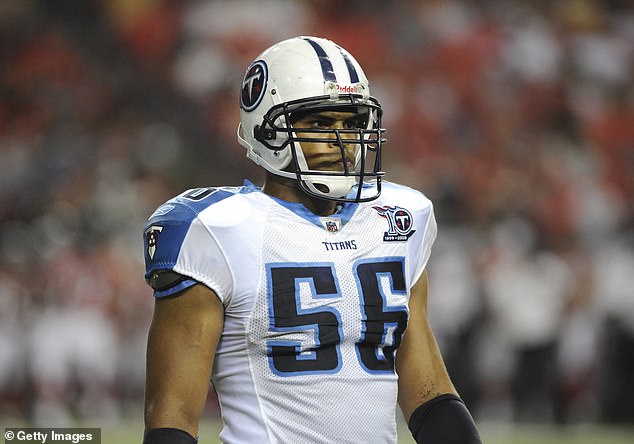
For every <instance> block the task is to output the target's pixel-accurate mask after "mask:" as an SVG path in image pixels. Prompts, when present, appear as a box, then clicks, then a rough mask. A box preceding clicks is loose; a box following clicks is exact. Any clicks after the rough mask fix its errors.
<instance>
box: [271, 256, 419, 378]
mask: <svg viewBox="0 0 634 444" xmlns="http://www.w3.org/2000/svg"><path fill="white" fill-rule="evenodd" d="M267 272H268V284H269V289H268V295H269V319H270V324H271V325H270V327H269V329H270V330H271V331H273V332H278V333H283V332H286V333H289V332H291V333H292V332H298V331H312V332H314V341H313V344H311V345H310V347H304V348H302V344H301V341H298V340H286V339H285V340H281V339H280V340H277V339H275V340H273V339H272V340H269V341H268V344H267V346H268V356H269V366H270V368H271V370H272V371H273V372H274V373H276V374H278V375H280V376H295V375H306V374H318V373H336V372H338V371H339V370H340V369H341V361H342V360H341V350H340V345H341V342H342V339H343V329H342V322H341V314H340V312H339V311H338V310H337V309H336V308H335V307H334V306H332V304H327V303H326V304H322V305H319V306H317V307H315V308H303V307H302V306H301V303H300V296H299V295H300V285H302V283H305V284H307V285H309V286H310V291H311V297H312V298H313V299H335V298H342V297H343V296H342V294H341V291H340V288H339V282H338V279H337V275H336V273H335V268H334V265H333V264H328V263H326V264H324V263H311V264H300V265H297V264H292V265H290V264H271V265H269V266H268V267H267ZM352 273H353V275H354V278H355V280H356V283H357V290H358V296H359V310H360V311H361V322H362V328H361V337H360V339H359V340H358V341H357V342H356V344H355V350H356V355H357V358H358V361H359V364H360V365H361V367H362V368H363V369H364V370H365V371H367V372H369V373H386V372H388V373H392V372H394V352H395V351H396V349H397V348H398V347H399V345H400V343H401V338H402V336H403V332H404V331H405V327H406V325H407V316H408V315H407V308H406V307H405V306H403V305H396V306H394V305H388V303H387V299H386V295H385V294H384V291H383V286H382V281H383V280H384V279H385V278H386V279H388V280H389V283H390V292H391V293H392V294H403V295H404V294H406V292H407V288H406V283H405V275H404V264H403V259H402V258H384V259H372V260H362V261H358V262H356V263H355V264H353V266H352ZM350 296H351V295H346V297H350Z"/></svg>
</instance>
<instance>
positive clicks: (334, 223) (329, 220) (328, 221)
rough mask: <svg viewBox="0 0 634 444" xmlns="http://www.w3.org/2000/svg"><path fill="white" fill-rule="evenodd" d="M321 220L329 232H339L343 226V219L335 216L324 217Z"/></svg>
mask: <svg viewBox="0 0 634 444" xmlns="http://www.w3.org/2000/svg"><path fill="white" fill-rule="evenodd" d="M321 222H322V223H323V224H324V228H325V229H326V231H327V232H329V233H336V232H338V231H339V227H340V226H341V219H337V218H334V217H322V218H321Z"/></svg>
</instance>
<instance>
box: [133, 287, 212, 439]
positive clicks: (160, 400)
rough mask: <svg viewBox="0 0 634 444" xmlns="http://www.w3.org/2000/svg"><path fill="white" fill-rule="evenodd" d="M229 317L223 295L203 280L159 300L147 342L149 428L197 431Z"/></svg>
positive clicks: (146, 407)
mask: <svg viewBox="0 0 634 444" xmlns="http://www.w3.org/2000/svg"><path fill="white" fill-rule="evenodd" d="M223 318H224V311H223V306H222V304H221V302H220V300H219V299H218V298H217V297H216V295H215V294H214V292H213V291H211V290H210V289H209V288H207V287H205V286H203V285H195V286H193V287H191V288H189V289H187V290H185V291H184V292H182V293H180V294H179V295H177V296H173V297H165V298H157V299H156V300H155V306H154V315H153V318H152V324H151V326H150V331H149V335H148V346H147V379H146V406H145V419H146V429H147V430H151V429H155V428H160V427H173V428H177V429H181V430H185V431H187V432H188V433H190V434H191V435H192V436H196V435H197V433H198V422H199V419H200V415H201V412H202V410H203V407H204V404H205V401H206V399H207V392H208V389H209V379H210V375H211V368H212V365H213V359H214V356H215V352H216V347H217V345H218V341H219V338H220V335H221V332H222V325H223Z"/></svg>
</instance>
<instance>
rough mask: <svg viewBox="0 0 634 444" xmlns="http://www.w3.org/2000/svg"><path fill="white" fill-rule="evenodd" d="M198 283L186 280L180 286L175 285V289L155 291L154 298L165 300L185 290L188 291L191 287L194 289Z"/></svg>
mask: <svg viewBox="0 0 634 444" xmlns="http://www.w3.org/2000/svg"><path fill="white" fill-rule="evenodd" d="M197 283H198V281H196V280H194V279H186V280H184V281H181V282H179V283H178V284H176V285H174V286H173V287H170V288H168V289H167V290H161V291H159V290H155V291H154V297H156V298H163V297H165V296H172V295H174V294H176V293H179V292H181V291H183V290H186V289H188V288H189V287H193V286H194V285H196V284H197Z"/></svg>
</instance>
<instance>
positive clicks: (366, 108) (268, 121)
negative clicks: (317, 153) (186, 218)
mask: <svg viewBox="0 0 634 444" xmlns="http://www.w3.org/2000/svg"><path fill="white" fill-rule="evenodd" d="M328 110H333V111H351V112H354V113H356V114H359V115H363V116H364V118H363V119H361V120H362V122H360V124H359V125H358V127H357V128H351V129H332V130H331V129H316V128H298V127H295V128H294V127H292V125H291V117H292V116H293V114H294V113H296V115H297V114H300V113H301V114H302V115H305V114H306V113H312V112H324V111H328ZM382 113H383V112H382V109H381V105H380V104H379V102H378V100H376V99H375V98H374V97H371V96H370V89H369V85H368V79H367V78H366V76H365V74H364V72H363V70H362V68H361V66H360V65H359V63H358V62H357V61H356V60H355V59H354V57H352V55H350V53H348V52H347V51H346V50H345V49H343V48H342V47H340V46H339V45H337V44H335V43H334V42H332V41H330V40H326V39H323V38H318V37H304V36H302V37H295V38H291V39H288V40H285V41H282V42H280V43H277V44H275V45H273V46H271V47H270V48H268V49H267V50H265V51H264V52H262V53H261V54H260V55H259V56H258V57H257V58H256V59H255V61H254V62H253V63H251V65H250V66H249V67H248V68H247V71H246V74H245V76H244V80H243V81H242V90H241V94H240V124H239V125H238V141H239V142H240V144H241V145H242V146H244V147H245V148H246V149H247V157H249V158H250V159H251V160H253V161H254V162H255V163H257V164H258V165H261V166H262V167H264V168H265V169H266V170H268V171H270V172H271V173H273V174H276V175H279V176H283V177H288V178H292V179H296V180H297V182H298V183H299V186H300V187H301V188H302V190H303V191H305V192H306V193H308V194H309V195H311V196H314V197H318V198H322V199H330V200H336V201H344V202H366V201H370V200H373V199H376V198H377V197H378V196H379V194H380V193H381V176H383V175H384V173H383V172H382V171H381V145H382V144H383V143H384V142H385V141H386V140H385V138H384V133H385V130H384V129H383V128H381V116H382ZM366 116H367V118H366ZM298 135H299V136H298ZM333 140H335V141H336V143H337V144H338V145H339V148H340V151H341V156H342V170H343V171H321V170H311V169H309V167H308V165H307V162H306V159H305V157H304V153H303V151H302V147H301V142H324V143H333ZM350 146H353V148H354V153H355V159H354V164H355V165H354V168H349V167H348V166H347V165H349V163H346V161H345V154H344V151H345V149H346V147H348V148H347V149H348V151H350V149H349V147H350ZM370 181H374V182H376V186H373V187H369V186H367V187H366V186H364V184H366V183H367V182H370ZM355 185H358V186H357V189H356V190H355V191H354V192H351V191H352V189H353V188H354V186H355Z"/></svg>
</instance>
